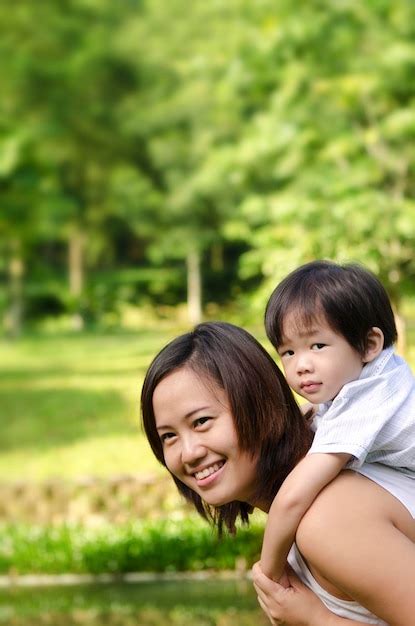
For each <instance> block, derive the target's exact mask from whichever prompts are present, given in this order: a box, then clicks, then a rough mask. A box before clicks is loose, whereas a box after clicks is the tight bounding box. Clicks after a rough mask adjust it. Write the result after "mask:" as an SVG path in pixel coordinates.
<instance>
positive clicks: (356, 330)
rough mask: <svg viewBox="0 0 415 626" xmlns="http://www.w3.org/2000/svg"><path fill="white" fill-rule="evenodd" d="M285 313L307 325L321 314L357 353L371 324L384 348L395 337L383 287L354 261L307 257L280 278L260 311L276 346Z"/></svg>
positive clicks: (393, 325) (279, 338)
mask: <svg viewBox="0 0 415 626" xmlns="http://www.w3.org/2000/svg"><path fill="white" fill-rule="evenodd" d="M290 313H294V315H295V317H296V319H297V320H298V323H299V325H300V326H304V327H306V328H309V327H311V326H312V323H313V321H315V320H316V318H319V317H321V316H322V317H323V318H325V319H326V321H327V323H328V324H329V326H330V327H331V328H332V329H333V330H334V331H335V332H337V333H339V334H340V335H342V336H343V337H344V338H345V339H346V341H347V342H348V343H349V344H350V345H351V346H352V348H354V349H355V350H357V352H359V354H361V355H363V354H364V353H365V352H366V349H367V347H368V346H367V339H368V333H369V331H370V329H371V328H372V327H373V326H377V327H378V328H380V329H381V331H382V332H383V335H384V344H383V346H384V348H388V347H389V346H391V345H392V344H393V343H394V342H395V341H396V339H397V332H396V326H395V319H394V316H393V311H392V306H391V303H390V300H389V297H388V294H387V293H386V290H385V288H384V287H383V285H382V283H381V282H380V281H379V280H378V279H377V278H376V276H375V275H374V274H372V272H370V271H369V270H367V269H365V268H364V267H361V266H360V265H357V264H354V263H350V264H346V265H338V264H336V263H332V262H331V261H312V262H311V263H306V264H305V265H302V266H301V267H299V268H297V269H296V270H294V271H293V272H291V274H288V276H287V277H286V278H284V280H283V281H282V282H281V283H279V285H278V286H277V287H276V289H275V290H274V291H273V293H272V294H271V297H270V299H269V301H268V304H267V307H266V310H265V329H266V332H267V335H268V338H269V340H270V342H271V343H272V344H273V346H274V347H275V348H278V347H279V346H280V345H281V344H282V343H283V339H282V337H283V331H284V329H283V325H284V321H285V320H286V318H287V315H288V314H290Z"/></svg>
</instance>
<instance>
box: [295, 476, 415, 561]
mask: <svg viewBox="0 0 415 626" xmlns="http://www.w3.org/2000/svg"><path fill="white" fill-rule="evenodd" d="M395 473H396V472H395ZM414 489H415V483H414ZM414 493H415V492H414ZM382 518H387V519H389V520H391V521H392V522H393V523H394V524H395V525H396V526H398V527H400V528H402V530H403V532H405V534H406V533H407V532H410V530H411V526H413V524H414V522H413V518H412V516H411V515H410V513H409V511H408V509H407V508H406V507H405V506H404V505H403V504H402V502H400V501H399V500H398V499H397V498H396V497H395V496H394V495H392V493H391V492H390V491H389V490H388V489H386V488H385V487H383V486H381V484H379V483H378V482H375V481H374V480H372V479H370V478H368V477H367V476H364V475H362V474H360V473H358V472H355V471H350V470H346V471H343V472H341V473H340V474H339V476H337V478H335V480H333V481H332V482H331V483H330V484H329V485H327V486H326V487H325V488H324V489H323V490H322V491H321V492H320V494H319V495H318V496H317V498H316V499H315V500H314V502H313V503H312V505H311V506H310V508H309V509H308V511H307V513H306V514H305V515H304V517H303V519H302V520H301V523H300V525H299V528H298V530H297V537H296V541H297V544H298V546H299V548H300V550H301V551H302V548H303V547H304V548H305V549H307V547H308V544H309V543H310V544H312V543H315V542H316V539H318V540H319V541H320V540H321V541H324V540H325V538H326V537H328V536H330V537H331V538H333V533H334V534H335V535H337V534H339V532H338V531H339V529H340V528H342V530H343V531H344V532H345V533H347V535H350V534H353V532H357V533H358V532H360V530H361V527H362V524H363V523H371V521H372V520H373V519H382ZM320 545H321V544H320Z"/></svg>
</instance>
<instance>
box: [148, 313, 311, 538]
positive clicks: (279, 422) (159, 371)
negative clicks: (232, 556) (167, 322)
mask: <svg viewBox="0 0 415 626" xmlns="http://www.w3.org/2000/svg"><path fill="white" fill-rule="evenodd" d="M183 367H186V368H189V369H190V370H192V371H194V372H195V373H197V374H198V375H199V376H201V377H204V378H206V377H207V378H208V380H209V381H210V382H212V383H214V384H216V385H218V386H219V387H220V388H221V389H223V390H224V391H225V393H226V395H227V398H228V401H229V406H230V408H231V412H232V417H233V420H234V424H235V428H236V432H237V436H238V441H239V445H240V447H241V449H242V450H244V451H247V452H248V453H250V454H252V457H253V458H255V457H256V456H258V464H257V484H256V492H255V497H256V498H257V499H258V500H261V501H264V500H265V501H269V502H270V503H271V502H272V500H273V498H274V496H275V494H276V493H277V491H278V489H279V488H280V486H281V484H282V482H283V481H284V479H285V478H286V477H287V475H288V474H289V472H290V471H291V470H292V469H293V468H294V466H295V465H296V464H297V463H298V461H299V460H300V459H301V458H302V457H303V456H304V455H305V454H306V452H307V450H308V448H309V447H310V445H311V440H312V433H311V430H310V429H309V427H308V424H307V421H306V418H305V417H304V416H303V415H302V413H301V411H300V409H299V407H298V405H297V403H296V402H295V400H294V397H293V395H292V393H291V391H290V389H289V387H288V384H287V382H286V380H285V378H284V376H283V375H282V373H281V371H280V370H279V368H278V366H277V365H276V363H275V362H274V361H273V360H272V358H271V357H270V355H269V354H268V352H267V351H266V350H265V349H264V348H263V347H262V346H261V345H260V344H259V343H258V342H257V341H256V339H254V337H252V335H250V334H249V333H247V332H246V331H245V330H243V329H242V328H239V327H237V326H233V325H232V324H227V323H224V322H208V323H204V324H199V325H198V326H196V327H195V328H194V330H193V331H192V332H189V333H186V334H185V335H182V336H180V337H177V338H176V339H174V340H173V341H172V342H171V343H169V344H168V345H167V346H166V347H165V348H164V349H163V350H161V352H160V353H159V354H158V355H157V356H156V358H155V359H154V361H153V362H152V363H151V365H150V367H149V369H148V371H147V374H146V377H145V380H144V384H143V388H142V392H141V410H142V419H143V426H144V430H145V433H146V435H147V438H148V441H149V442H150V445H151V448H152V450H153V452H154V454H155V456H156V457H157V459H158V460H159V461H160V463H162V464H163V465H164V466H165V465H166V464H165V460H164V455H163V447H162V444H161V441H160V437H159V434H158V432H157V430H156V424H155V416H154V410H153V394H154V391H155V389H156V387H157V385H158V384H159V383H160V382H161V381H162V380H163V379H164V378H165V377H166V376H168V375H169V374H171V373H172V372H174V371H175V370H177V369H180V368H183ZM173 479H174V481H175V483H176V485H177V487H178V489H179V491H180V492H181V494H182V495H183V496H184V497H185V498H186V499H187V500H188V501H189V502H191V503H193V505H194V506H195V508H196V509H197V511H198V512H199V513H200V514H201V515H202V517H204V518H206V519H208V520H210V521H212V522H213V523H214V524H215V525H216V526H217V528H218V531H219V533H221V531H222V528H223V526H224V525H225V526H226V527H227V528H228V530H229V531H230V532H235V521H236V519H237V518H238V517H240V518H241V520H242V521H243V522H248V516H249V514H250V513H251V512H252V510H253V509H252V506H250V505H249V504H247V503H246V502H230V503H228V504H224V505H222V506H220V507H212V506H209V505H208V504H207V503H206V502H204V501H203V500H202V499H201V498H200V496H199V495H198V494H197V493H196V492H194V491H193V490H192V489H190V488H189V487H187V486H186V485H185V484H183V483H182V482H181V481H180V480H178V479H177V478H176V477H175V476H173Z"/></svg>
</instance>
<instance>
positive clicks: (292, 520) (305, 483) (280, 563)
mask: <svg viewBox="0 0 415 626" xmlns="http://www.w3.org/2000/svg"><path fill="white" fill-rule="evenodd" d="M350 457H351V455H350V454H343V453H336V454H333V453H327V454H322V453H313V454H308V455H307V456H305V457H304V458H303V459H302V460H301V461H300V462H299V463H298V465H296V466H295V468H294V469H293V470H292V472H291V473H290V474H289V475H288V476H287V478H286V479H285V481H284V482H283V484H282V486H281V488H280V490H279V491H278V493H277V495H276V497H275V499H274V501H273V503H272V505H271V508H270V510H269V515H268V521H267V525H266V528H265V534H264V541H263V544H262V551H261V569H262V571H263V572H264V574H265V575H266V576H268V577H269V578H272V579H274V580H277V581H278V580H279V579H280V578H281V576H282V574H283V572H284V568H285V563H286V560H287V555H288V552H289V551H290V548H291V546H292V544H293V543H294V539H295V533H296V531H297V527H298V525H299V523H300V520H301V518H302V517H303V515H304V514H305V512H306V511H307V509H308V508H309V506H310V505H311V503H312V502H313V501H314V499H315V498H316V496H317V495H318V494H319V493H320V491H321V490H322V489H323V487H325V486H326V485H327V484H328V483H329V482H330V481H331V480H333V478H335V477H336V476H337V474H338V473H339V472H340V471H341V470H342V469H343V467H344V466H345V464H346V463H347V461H348V460H349V459H350Z"/></svg>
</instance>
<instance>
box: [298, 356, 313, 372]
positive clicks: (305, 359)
mask: <svg viewBox="0 0 415 626" xmlns="http://www.w3.org/2000/svg"><path fill="white" fill-rule="evenodd" d="M311 371H313V362H312V359H311V358H310V357H309V356H308V355H305V354H304V355H300V356H299V357H298V359H297V372H298V373H299V374H303V373H304V372H311Z"/></svg>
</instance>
